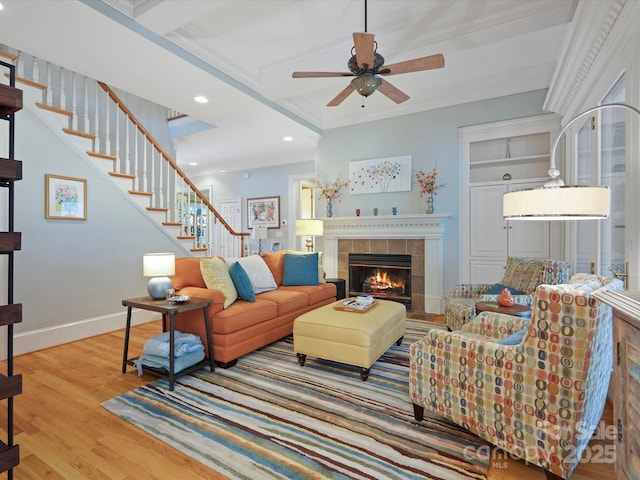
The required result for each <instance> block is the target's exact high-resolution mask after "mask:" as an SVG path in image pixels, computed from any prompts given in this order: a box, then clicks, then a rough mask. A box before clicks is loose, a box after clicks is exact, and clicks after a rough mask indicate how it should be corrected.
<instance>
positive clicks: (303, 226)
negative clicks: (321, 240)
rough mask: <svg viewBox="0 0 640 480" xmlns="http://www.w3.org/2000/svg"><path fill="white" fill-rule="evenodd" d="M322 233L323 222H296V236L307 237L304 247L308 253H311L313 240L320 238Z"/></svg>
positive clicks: (311, 220)
mask: <svg viewBox="0 0 640 480" xmlns="http://www.w3.org/2000/svg"><path fill="white" fill-rule="evenodd" d="M323 233H324V222H323V221H322V220H317V219H315V218H309V219H304V220H296V235H297V236H298V237H307V240H306V243H305V245H306V247H307V251H308V252H313V238H314V237H321V236H322V235H323Z"/></svg>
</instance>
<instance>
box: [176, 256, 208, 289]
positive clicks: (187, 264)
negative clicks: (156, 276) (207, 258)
mask: <svg viewBox="0 0 640 480" xmlns="http://www.w3.org/2000/svg"><path fill="white" fill-rule="evenodd" d="M171 281H172V282H173V288H175V289H176V290H180V289H181V288H184V287H200V288H207V286H206V285H205V283H204V279H203V278H202V273H201V272H200V259H199V258H198V257H181V258H176V273H175V275H174V276H173V277H171Z"/></svg>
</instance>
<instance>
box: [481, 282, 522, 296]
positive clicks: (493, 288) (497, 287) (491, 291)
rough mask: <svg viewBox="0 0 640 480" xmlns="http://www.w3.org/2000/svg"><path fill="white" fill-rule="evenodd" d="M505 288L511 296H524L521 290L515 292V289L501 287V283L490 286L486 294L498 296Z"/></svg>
mask: <svg viewBox="0 0 640 480" xmlns="http://www.w3.org/2000/svg"><path fill="white" fill-rule="evenodd" d="M505 288H508V289H509V291H510V292H511V295H524V294H525V292H523V291H522V290H516V289H515V288H511V287H507V286H506V285H502V284H501V283H496V284H495V285H492V286H491V288H490V289H489V291H488V292H487V294H489V295H500V294H501V293H502V291H503V290H504V289H505Z"/></svg>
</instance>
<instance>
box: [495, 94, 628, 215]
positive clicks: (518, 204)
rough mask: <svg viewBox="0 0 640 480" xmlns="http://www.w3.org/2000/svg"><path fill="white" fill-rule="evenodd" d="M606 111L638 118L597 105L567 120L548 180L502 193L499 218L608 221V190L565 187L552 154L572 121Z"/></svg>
mask: <svg viewBox="0 0 640 480" xmlns="http://www.w3.org/2000/svg"><path fill="white" fill-rule="evenodd" d="M608 108H624V109H626V110H629V111H631V112H634V113H636V114H637V115H638V116H640V110H638V109H637V108H635V107H632V106H631V105H627V104H626V103H609V104H604V105H598V106H597V107H593V108H590V109H589V110H585V111H584V112H582V113H580V114H578V115H576V116H575V117H574V118H572V119H571V120H569V123H567V124H566V125H565V126H564V128H563V129H562V130H561V131H560V133H559V134H558V138H557V139H556V141H555V143H554V144H553V148H552V149H551V159H550V165H549V172H548V173H549V176H550V178H549V180H548V181H547V182H546V183H545V184H544V186H542V187H540V188H534V189H529V190H519V191H515V192H509V193H505V194H504V195H503V197H502V199H503V204H502V216H503V217H504V218H506V219H507V220H601V219H604V218H609V212H610V210H611V190H609V188H608V187H604V186H594V187H592V186H581V185H571V186H565V184H564V182H563V181H562V179H560V178H559V177H560V171H559V170H558V169H557V168H556V150H557V149H558V144H559V143H560V138H561V137H562V135H563V134H564V133H565V132H566V131H567V129H568V128H569V127H570V126H571V125H573V124H574V123H575V122H576V121H578V120H579V119H581V118H582V117H584V116H585V115H589V114H590V113H593V112H596V111H599V110H604V109H608Z"/></svg>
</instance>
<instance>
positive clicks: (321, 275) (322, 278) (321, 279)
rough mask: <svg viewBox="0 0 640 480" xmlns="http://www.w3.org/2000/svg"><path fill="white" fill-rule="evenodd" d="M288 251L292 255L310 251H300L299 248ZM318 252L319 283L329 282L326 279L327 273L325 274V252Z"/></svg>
mask: <svg viewBox="0 0 640 480" xmlns="http://www.w3.org/2000/svg"><path fill="white" fill-rule="evenodd" d="M286 253H287V254H292V255H309V252H299V251H297V250H287V251H286ZM317 253H318V283H327V280H326V279H325V274H324V253H323V252H317Z"/></svg>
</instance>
